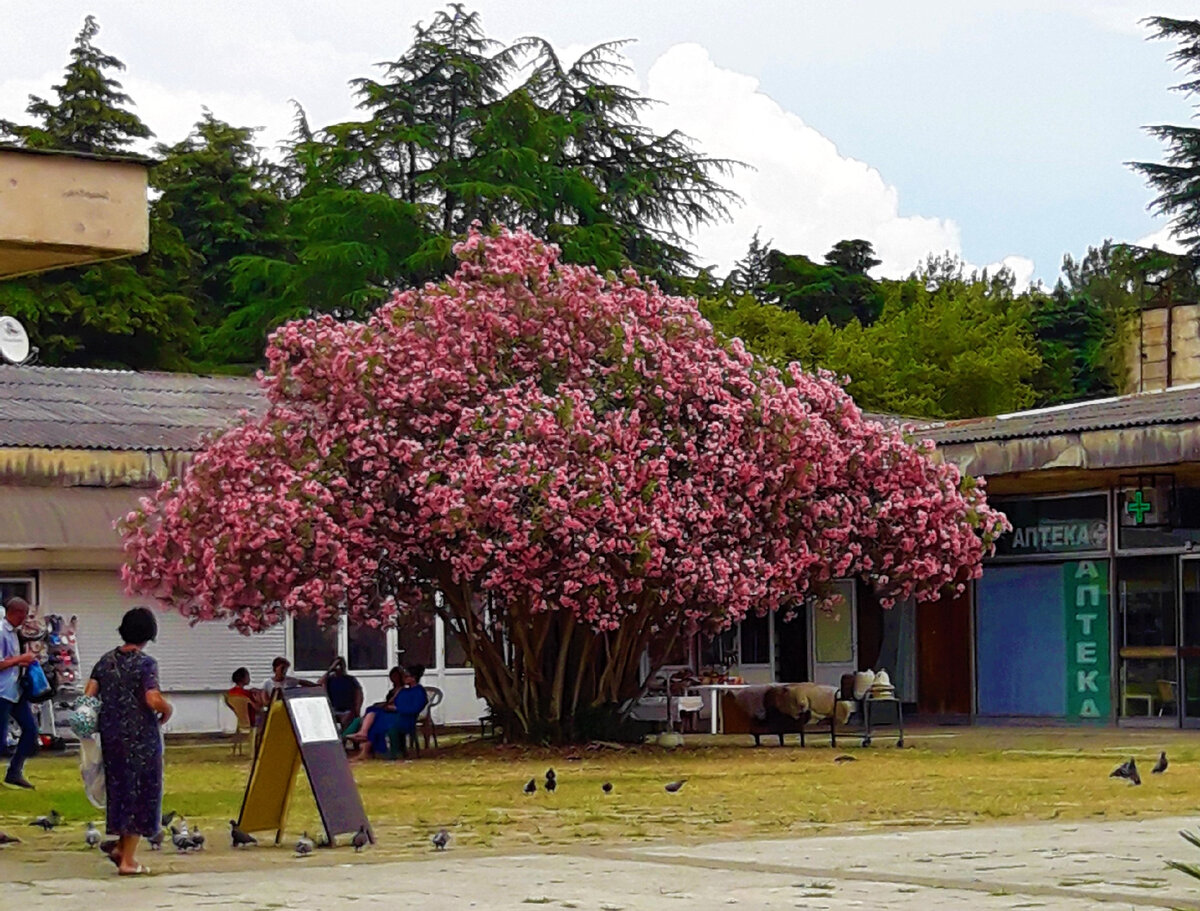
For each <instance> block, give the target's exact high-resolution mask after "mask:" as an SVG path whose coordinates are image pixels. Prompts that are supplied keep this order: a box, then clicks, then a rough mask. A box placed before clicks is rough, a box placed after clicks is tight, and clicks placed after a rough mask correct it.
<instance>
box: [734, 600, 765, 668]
mask: <svg viewBox="0 0 1200 911" xmlns="http://www.w3.org/2000/svg"><path fill="white" fill-rule="evenodd" d="M741 625H742V651H741V663H742V664H770V663H771V617H770V615H769V614H768V615H766V616H763V617H759V616H758V615H756V614H754V613H753V612H751V613H748V614H746V617H745V619H743V620H742V624H741Z"/></svg>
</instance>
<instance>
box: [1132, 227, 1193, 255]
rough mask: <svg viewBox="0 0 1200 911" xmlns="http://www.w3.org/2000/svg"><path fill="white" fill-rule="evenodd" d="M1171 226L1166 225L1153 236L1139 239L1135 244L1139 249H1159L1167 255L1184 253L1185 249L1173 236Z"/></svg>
mask: <svg viewBox="0 0 1200 911" xmlns="http://www.w3.org/2000/svg"><path fill="white" fill-rule="evenodd" d="M1171 227H1172V226H1171V225H1169V224H1168V225H1165V226H1163V227H1161V228H1159V229H1158V230H1157V231H1155V232H1153V233H1152V234H1147V235H1146V236H1145V237H1139V238H1138V239H1137V240H1135V241H1134V243H1135V244H1136V245H1137V246H1139V247H1158V249H1160V250H1163V251H1165V252H1167V253H1183V252H1184V247H1183V244H1181V243H1180V242H1179V241H1177V240H1176V239H1175V238H1173V237H1172V236H1171Z"/></svg>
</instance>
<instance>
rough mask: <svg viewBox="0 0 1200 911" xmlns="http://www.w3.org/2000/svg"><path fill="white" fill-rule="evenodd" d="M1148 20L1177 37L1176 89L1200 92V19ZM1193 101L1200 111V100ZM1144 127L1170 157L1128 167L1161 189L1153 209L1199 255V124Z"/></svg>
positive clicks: (1161, 34)
mask: <svg viewBox="0 0 1200 911" xmlns="http://www.w3.org/2000/svg"><path fill="white" fill-rule="evenodd" d="M1145 22H1146V23H1147V24H1148V25H1149V26H1150V27H1151V28H1152V29H1153V30H1154V34H1153V36H1152V37H1154V38H1165V39H1171V40H1175V41H1177V42H1179V47H1178V48H1177V49H1176V50H1175V51H1173V52H1172V53H1171V54H1169V55H1168V58H1167V59H1169V60H1171V61H1173V62H1174V63H1175V65H1176V68H1177V69H1180V70H1183V72H1184V73H1185V74H1186V77H1187V78H1185V80H1184V81H1183V82H1181V83H1180V84H1179V85H1175V86H1172V87H1171V88H1172V90H1173V91H1176V92H1182V93H1183V94H1184V95H1185V96H1186V97H1188V98H1191V97H1192V96H1194V95H1200V19H1172V18H1169V17H1167V16H1151V17H1149V18H1148V19H1146V20H1145ZM1195 107H1196V108H1197V111H1198V112H1200V104H1197V105H1195ZM1146 132H1148V133H1149V134H1150V135H1151V136H1154V137H1155V138H1156V139H1159V140H1160V141H1161V142H1162V143H1163V145H1164V146H1166V160H1165V161H1162V162H1150V161H1135V162H1130V163H1129V164H1130V167H1132V168H1133V169H1134V170H1135V171H1137V172H1138V173H1139V174H1141V175H1143V176H1144V177H1145V178H1146V182H1147V183H1148V184H1150V186H1151V188H1152V189H1153V190H1154V191H1155V192H1156V193H1157V194H1158V195H1157V196H1155V197H1154V199H1153V201H1152V202H1151V203H1150V208H1151V210H1153V211H1154V212H1157V213H1159V214H1162V215H1166V216H1167V217H1169V218H1170V219H1171V220H1172V221H1171V234H1172V235H1173V236H1174V237H1175V239H1176V240H1178V241H1179V242H1180V243H1181V244H1183V246H1184V247H1185V248H1186V250H1187V252H1188V253H1189V254H1190V255H1192V256H1196V257H1200V127H1194V126H1179V125H1177V124H1156V125H1154V126H1148V127H1146Z"/></svg>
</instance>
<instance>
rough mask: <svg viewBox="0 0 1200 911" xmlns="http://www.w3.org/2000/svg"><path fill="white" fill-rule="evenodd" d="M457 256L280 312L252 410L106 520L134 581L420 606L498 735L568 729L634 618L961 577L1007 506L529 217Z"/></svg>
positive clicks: (622, 662) (186, 601) (604, 707)
mask: <svg viewBox="0 0 1200 911" xmlns="http://www.w3.org/2000/svg"><path fill="white" fill-rule="evenodd" d="M455 253H456V254H457V256H458V257H459V260H460V264H459V267H458V269H457V271H456V272H455V274H454V276H453V277H452V278H451V279H449V280H448V281H445V282H442V283H439V284H429V285H426V286H425V287H423V288H420V289H414V290H410V291H407V292H404V293H400V294H397V295H396V296H395V297H394V298H393V299H392V300H391V301H389V302H388V303H387V304H385V305H384V306H382V307H380V308H379V309H377V310H376V311H375V312H374V313H373V314H372V315H371V316H370V317H369V318H368V319H367V320H366V321H362V322H359V321H345V322H339V321H337V320H335V319H333V318H332V317H329V316H324V317H321V318H319V319H313V320H307V321H301V322H293V323H288V324H287V325H285V326H284V327H282V328H281V329H279V330H278V331H277V332H276V333H275V334H274V335H273V336H272V339H271V343H270V347H269V351H268V369H267V372H266V375H265V377H264V379H263V384H264V386H265V387H266V390H267V393H268V396H269V399H270V403H271V404H270V407H269V409H268V412H267V413H266V414H264V415H263V416H261V417H259V418H246V419H245V420H244V422H243V423H242V424H241V425H240V426H238V427H236V428H234V429H232V430H230V431H228V432H227V433H225V434H224V435H222V436H221V437H219V438H218V439H216V440H215V441H213V442H212V443H211V444H210V445H209V446H208V447H207V448H206V449H205V451H204V452H202V453H201V454H199V455H198V457H197V458H196V460H195V461H194V463H193V464H192V465H191V467H190V468H189V469H188V471H187V473H186V475H185V476H184V478H183V479H182V481H181V482H179V483H175V484H169V485H165V486H163V487H162V488H161V489H160V490H159V491H158V493H157V494H156V496H155V498H154V501H153V503H152V504H151V505H150V506H149V507H147V508H146V509H145V510H144V511H141V512H136V513H133V514H131V515H130V516H128V517H127V519H126V520H125V522H124V523H123V527H124V531H125V535H126V550H127V554H128V557H129V563H128V565H127V567H126V570H125V573H126V580H127V582H128V585H129V587H130V589H131V590H132V591H135V592H139V593H142V594H146V595H152V596H154V597H157V598H159V599H161V600H163V601H165V602H167V603H168V604H171V605H172V606H174V607H175V608H176V609H178V610H179V611H180V612H182V613H183V614H184V615H185V616H188V617H191V618H193V619H201V620H216V619H221V620H225V621H227V622H231V623H233V624H234V625H236V626H238V627H241V628H243V629H262V628H264V627H266V626H269V625H271V624H273V623H275V622H278V621H279V620H280V619H281V618H282V617H283V616H284V615H285V614H289V613H292V614H301V615H305V614H313V615H316V616H317V617H318V618H320V619H321V620H322V621H324V622H330V621H332V620H333V619H334V618H335V617H337V616H339V615H341V614H345V615H347V616H348V617H349V618H350V619H351V620H352V621H356V622H359V623H367V624H381V623H389V622H393V621H394V620H395V618H396V617H397V615H398V614H404V613H406V612H411V611H419V610H434V611H437V612H438V613H440V614H441V615H442V616H443V618H444V619H445V620H446V622H447V624H448V626H449V628H450V629H451V630H453V631H454V633H455V635H457V636H458V638H459V639H460V640H461V642H462V645H463V647H464V649H465V650H466V653H467V655H468V656H469V658H470V660H471V664H472V666H473V667H474V668H475V672H476V682H477V687H478V690H479V692H480V693H481V695H483V696H484V697H485V698H486V699H487V700H488V702H489V704H490V705H491V706H492V709H493V711H494V712H496V713H497V714H498V715H500V716H501V717H502V718H504V719H505V721H506V730H508V731H510V732H513V733H514V734H518V735H521V736H527V737H532V738H539V739H540V738H542V737H550V738H554V739H571V738H574V737H577V736H582V735H583V734H584V730H583V729H584V727H585V723H586V722H585V719H586V718H587V717H588V716H589V715H591V714H594V713H605V712H607V713H609V714H619V713H620V712H621V711H623V710H625V709H627V707H628V705H629V703H630V701H631V700H632V699H633V698H634V697H635V696H636V695H637V694H638V692H639V691H640V687H641V685H642V680H643V678H642V676H641V674H640V661H641V656H642V654H643V652H644V650H645V648H646V646H647V645H648V644H649V643H651V642H658V643H663V642H665V643H667V644H668V645H669V644H670V643H671V642H673V641H674V640H675V638H676V637H678V636H681V635H686V634H690V633H694V632H696V631H698V630H701V629H706V630H709V631H714V630H717V629H720V628H723V627H725V626H727V625H729V624H730V623H733V622H735V621H737V620H739V619H741V618H742V617H744V616H745V615H746V614H747V612H749V611H757V612H760V613H761V612H763V611H768V610H775V609H778V608H779V607H781V606H784V605H789V604H793V603H795V602H796V601H797V600H798V599H800V598H802V597H805V596H806V595H818V596H819V595H820V594H822V591H823V586H824V585H825V584H826V583H828V582H829V581H830V580H831V579H833V578H835V577H843V576H847V575H860V574H861V575H865V576H866V577H868V578H869V579H870V580H871V581H872V583H873V584H874V585H875V586H876V588H877V589H878V590H879V592H880V594H881V596H882V598H883V602H884V604H885V606H890V605H891V603H892V602H893V600H894V599H898V598H907V597H915V598H918V599H926V598H931V597H935V596H936V595H937V594H938V593H939V592H940V591H942V590H943V589H946V588H954V587H959V589H960V590H961V586H962V585H963V583H964V582H965V581H966V580H967V579H969V578H971V577H973V576H976V575H978V573H979V571H980V563H981V560H982V558H983V556H984V554H985V553H986V552H987V550H988V548H989V547H990V546H991V543H992V542H993V541H994V539H995V537H996V535H998V534H999V533H1000V531H1001V530H1002V528H1003V526H1004V519H1003V517H1002V516H1001V515H1000V514H999V513H996V512H994V511H993V510H991V509H990V508H989V507H988V506H987V504H986V501H985V499H984V496H983V493H982V490H981V489H980V488H979V487H978V486H977V485H976V484H975V482H974V481H973V480H972V479H970V478H961V477H960V476H959V474H958V471H957V470H956V469H955V468H954V467H953V466H950V465H944V464H939V463H936V462H934V461H933V460H932V459H931V458H930V457H929V451H928V450H929V449H931V448H932V447H931V446H929V447H924V446H914V445H912V444H910V443H909V442H907V441H906V440H905V438H904V437H903V436H902V434H901V433H900V432H899V431H895V430H888V429H885V428H884V427H883V426H881V425H879V424H876V423H872V422H870V421H866V420H864V419H863V417H862V415H861V413H860V412H859V410H858V409H857V407H856V406H855V405H854V403H853V401H852V400H851V399H850V397H849V396H848V395H847V394H846V393H845V392H844V391H843V390H842V389H841V388H840V387H839V386H838V385H837V384H836V383H834V382H832V381H831V380H830V379H829V378H825V377H819V376H815V375H812V374H807V373H804V372H803V371H801V370H800V369H799V367H797V366H795V365H792V366H790V367H788V368H787V369H786V370H782V371H781V370H777V369H775V368H773V367H770V366H765V365H762V364H759V363H758V362H756V361H755V359H754V358H752V357H751V356H750V355H748V354H747V353H745V351H744V350H743V348H742V347H741V345H740V344H738V343H733V344H732V345H730V346H725V345H723V344H721V343H720V342H718V340H717V339H716V337H715V336H714V334H713V332H712V329H711V327H710V326H709V324H708V323H707V321H705V320H704V319H702V318H701V317H700V314H699V313H698V311H697V309H696V306H695V303H694V302H693V301H690V300H688V299H684V298H675V297H669V296H667V295H665V294H663V293H662V292H661V291H660V290H658V289H657V288H656V287H655V286H653V285H645V284H643V283H642V282H641V280H640V279H639V278H638V276H637V275H636V274H635V273H634V272H632V271H627V272H625V273H624V274H623V275H622V276H620V277H616V276H613V277H610V278H604V277H603V276H601V275H600V274H599V273H597V272H596V271H595V270H594V269H592V268H590V267H582V266H574V265H569V264H565V263H563V262H561V260H560V257H559V251H558V250H557V249H556V248H555V247H553V246H550V245H547V244H545V243H543V242H542V241H541V240H539V239H537V238H536V237H534V236H532V235H530V234H527V233H509V232H507V231H500V232H498V233H495V234H491V235H484V234H481V233H479V232H477V231H475V230H472V231H471V232H470V233H469V235H468V237H467V239H466V240H465V241H464V242H463V243H461V244H459V245H458V246H456V248H455ZM666 651H669V648H667V649H665V650H662V651H660V652H659V654H663V653H665V652H666Z"/></svg>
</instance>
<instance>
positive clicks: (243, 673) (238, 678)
mask: <svg viewBox="0 0 1200 911" xmlns="http://www.w3.org/2000/svg"><path fill="white" fill-rule="evenodd" d="M231 679H232V680H233V682H234V683H249V682H250V668H248V667H239V668H238V669H237V670H236V671H234V672H233V677H232V678H231Z"/></svg>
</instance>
